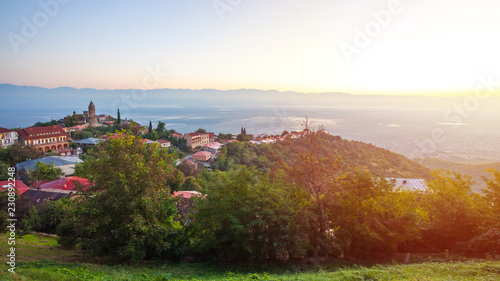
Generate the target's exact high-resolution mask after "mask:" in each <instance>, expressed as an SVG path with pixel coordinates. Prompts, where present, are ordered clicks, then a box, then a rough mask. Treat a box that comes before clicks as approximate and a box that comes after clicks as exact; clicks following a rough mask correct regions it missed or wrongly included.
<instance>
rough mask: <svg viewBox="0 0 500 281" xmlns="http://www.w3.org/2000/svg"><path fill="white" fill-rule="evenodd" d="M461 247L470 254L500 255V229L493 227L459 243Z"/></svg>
mask: <svg viewBox="0 0 500 281" xmlns="http://www.w3.org/2000/svg"><path fill="white" fill-rule="evenodd" d="M459 249H460V250H462V251H464V252H465V253H466V254H469V255H481V256H484V255H487V254H490V255H500V229H498V228H491V229H489V230H488V231H486V232H485V233H483V234H481V235H478V236H476V237H474V238H472V239H471V240H469V241H468V242H465V243H461V244H459Z"/></svg>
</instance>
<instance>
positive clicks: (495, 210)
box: [483, 169, 500, 228]
mask: <svg viewBox="0 0 500 281" xmlns="http://www.w3.org/2000/svg"><path fill="white" fill-rule="evenodd" d="M489 172H490V173H491V174H492V175H493V178H483V180H484V181H485V182H486V189H484V190H483V191H484V196H485V198H486V201H487V202H488V205H489V207H490V209H491V212H490V218H489V221H490V226H493V227H497V228H500V171H497V170H495V169H490V170H489Z"/></svg>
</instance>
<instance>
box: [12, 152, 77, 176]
mask: <svg viewBox="0 0 500 281" xmlns="http://www.w3.org/2000/svg"><path fill="white" fill-rule="evenodd" d="M38 162H42V163H44V164H46V165H50V164H54V166H55V167H56V168H60V169H61V170H62V171H63V173H64V174H65V175H66V176H70V175H72V174H73V173H74V172H75V165H76V163H81V162H83V161H82V160H81V159H80V158H78V157H74V156H48V157H43V158H39V159H34V160H29V161H24V162H21V163H18V164H16V170H17V173H18V175H19V174H22V173H25V172H28V171H31V170H34V169H35V166H36V163H38Z"/></svg>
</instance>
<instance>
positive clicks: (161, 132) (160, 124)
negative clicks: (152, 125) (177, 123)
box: [156, 121, 166, 138]
mask: <svg viewBox="0 0 500 281" xmlns="http://www.w3.org/2000/svg"><path fill="white" fill-rule="evenodd" d="M165 125H166V124H165V122H162V121H158V125H157V126H156V132H158V136H159V137H160V138H163V137H164V134H165Z"/></svg>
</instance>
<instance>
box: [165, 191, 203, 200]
mask: <svg viewBox="0 0 500 281" xmlns="http://www.w3.org/2000/svg"><path fill="white" fill-rule="evenodd" d="M172 196H174V197H176V196H182V198H186V199H190V198H191V197H193V196H198V197H201V193H199V192H198V191H176V192H174V194H173V195H172Z"/></svg>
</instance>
